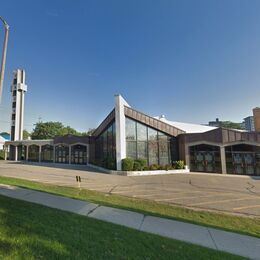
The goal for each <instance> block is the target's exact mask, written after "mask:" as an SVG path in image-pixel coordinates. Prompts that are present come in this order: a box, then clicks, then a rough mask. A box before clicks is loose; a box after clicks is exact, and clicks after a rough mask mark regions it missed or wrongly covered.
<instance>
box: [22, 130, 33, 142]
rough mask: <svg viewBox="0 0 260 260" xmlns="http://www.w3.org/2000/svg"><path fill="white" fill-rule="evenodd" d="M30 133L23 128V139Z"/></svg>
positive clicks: (26, 138) (27, 137)
mask: <svg viewBox="0 0 260 260" xmlns="http://www.w3.org/2000/svg"><path fill="white" fill-rule="evenodd" d="M30 136H31V134H30V133H29V132H28V131H27V130H25V129H24V130H23V140H28V139H29V137H30Z"/></svg>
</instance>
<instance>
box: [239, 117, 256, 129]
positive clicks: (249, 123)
mask: <svg viewBox="0 0 260 260" xmlns="http://www.w3.org/2000/svg"><path fill="white" fill-rule="evenodd" d="M241 127H242V128H243V129H245V130H246V131H249V132H254V131H255V121H254V117H253V116H248V117H246V118H244V121H243V123H242V124H241Z"/></svg>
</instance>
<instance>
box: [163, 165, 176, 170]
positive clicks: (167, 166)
mask: <svg viewBox="0 0 260 260" xmlns="http://www.w3.org/2000/svg"><path fill="white" fill-rule="evenodd" d="M173 169H174V167H173V166H172V165H171V164H166V165H165V166H164V170H166V171H169V170H173Z"/></svg>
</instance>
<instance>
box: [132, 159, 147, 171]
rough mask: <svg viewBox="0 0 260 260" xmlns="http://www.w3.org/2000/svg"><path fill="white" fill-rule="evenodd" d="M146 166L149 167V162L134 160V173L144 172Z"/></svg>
mask: <svg viewBox="0 0 260 260" xmlns="http://www.w3.org/2000/svg"><path fill="white" fill-rule="evenodd" d="M145 166H147V161H146V160H145V159H136V160H134V167H133V169H134V171H143V170H144V167H145Z"/></svg>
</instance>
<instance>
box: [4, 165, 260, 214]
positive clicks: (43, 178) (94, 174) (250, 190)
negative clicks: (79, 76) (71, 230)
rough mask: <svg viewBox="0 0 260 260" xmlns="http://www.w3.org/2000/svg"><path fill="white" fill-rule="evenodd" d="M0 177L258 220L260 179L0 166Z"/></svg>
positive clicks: (65, 166)
mask: <svg viewBox="0 0 260 260" xmlns="http://www.w3.org/2000/svg"><path fill="white" fill-rule="evenodd" d="M0 175H2V176H9V177H16V178H23V179H28V180H33V181H38V182H45V183H50V184H56V185H65V186H74V187H77V183H76V180H75V177H76V175H80V176H81V179H82V184H81V186H82V187H83V188H86V189H90V190H96V191H100V192H105V193H110V194H117V195H123V196H129V197H135V198H142V199H147V200H154V201H157V202H162V203H168V204H173V205H182V206H185V207H191V208H199V209H208V210H218V211H224V212H231V213H240V214H247V215H253V216H260V179H259V177H258V178H257V177H253V176H252V177H250V176H229V175H226V176H223V175H220V174H197V173H190V174H173V175H157V176H156V175H153V176H138V177H126V176H116V175H109V174H104V173H101V172H98V171H97V170H93V169H92V168H90V167H87V166H84V167H72V166H67V165H64V166H61V165H56V166H55V167H53V165H51V164H43V165H29V164H20V163H14V162H1V163H0Z"/></svg>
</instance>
